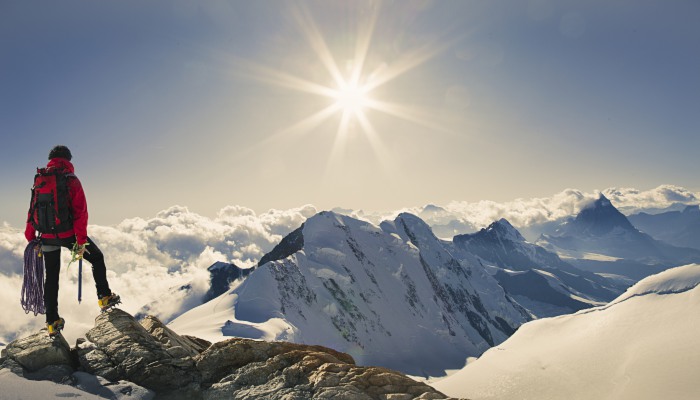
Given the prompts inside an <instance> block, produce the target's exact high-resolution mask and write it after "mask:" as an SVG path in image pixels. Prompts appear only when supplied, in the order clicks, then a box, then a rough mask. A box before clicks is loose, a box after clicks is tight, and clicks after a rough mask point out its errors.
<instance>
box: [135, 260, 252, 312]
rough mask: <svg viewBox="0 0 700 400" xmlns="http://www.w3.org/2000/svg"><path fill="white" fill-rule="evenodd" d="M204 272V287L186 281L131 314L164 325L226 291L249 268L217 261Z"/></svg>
mask: <svg viewBox="0 0 700 400" xmlns="http://www.w3.org/2000/svg"><path fill="white" fill-rule="evenodd" d="M207 271H208V272H209V280H208V282H206V284H204V283H203V282H189V283H187V284H184V285H180V286H176V287H172V288H170V289H169V290H168V292H167V293H166V294H164V295H162V296H160V297H159V298H158V299H157V300H155V301H153V302H151V303H149V304H146V305H144V306H143V307H141V309H140V310H139V311H138V312H137V313H136V314H135V315H136V318H139V319H141V318H143V317H145V316H146V315H154V316H156V317H158V318H159V319H161V320H163V321H165V322H166V323H167V322H168V321H170V320H172V319H174V318H176V317H178V316H179V315H181V314H182V313H184V312H186V311H187V310H191V309H193V308H195V307H197V306H200V305H202V304H204V303H206V302H208V301H210V300H211V299H214V298H216V297H218V296H220V295H221V294H223V293H225V292H227V291H228V290H229V288H230V286H231V283H232V282H234V281H235V280H237V279H243V278H245V277H246V276H248V274H249V273H250V271H252V269H251V268H239V267H237V266H236V265H235V264H231V263H226V262H221V261H218V262H216V263H214V264H212V265H211V266H210V267H209V268H207Z"/></svg>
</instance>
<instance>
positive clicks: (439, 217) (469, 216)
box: [355, 185, 700, 237]
mask: <svg viewBox="0 0 700 400" xmlns="http://www.w3.org/2000/svg"><path fill="white" fill-rule="evenodd" d="M600 193H601V192H600V191H594V192H583V191H580V190H577V189H566V190H563V191H562V192H560V193H557V194H555V195H553V196H551V197H542V198H532V199H516V200H513V201H509V202H503V203H499V202H495V201H489V200H482V201H477V202H465V201H454V202H451V203H449V204H447V205H444V206H435V205H427V206H423V207H412V208H406V209H402V210H397V211H394V212H390V213H362V212H356V213H355V215H356V216H358V217H361V218H363V219H366V220H369V221H371V222H373V223H379V222H381V221H382V220H384V219H393V218H395V217H396V215H398V213H399V212H410V213H412V214H416V215H418V216H419V217H421V218H422V219H424V220H425V221H426V222H427V223H428V224H429V225H430V226H431V227H433V230H434V231H435V232H436V234H437V235H438V236H441V237H452V236H454V235H455V234H458V233H467V232H473V231H476V230H478V229H480V228H483V227H486V226H488V225H489V224H491V223H492V222H493V221H496V220H498V219H500V218H506V219H507V220H509V221H510V222H511V223H512V224H513V225H514V226H516V227H518V228H526V227H530V226H533V225H537V224H544V223H547V222H553V221H557V220H560V219H562V218H566V217H570V216H573V215H576V214H577V213H578V212H579V211H580V210H581V208H583V207H584V206H586V205H588V204H590V203H591V202H592V201H594V200H595V199H597V198H598V197H599V196H600ZM602 193H603V194H604V195H605V196H606V197H608V198H609V199H610V201H611V202H612V203H613V205H615V207H617V208H618V209H620V211H622V212H624V213H626V214H633V213H637V212H640V211H652V212H658V211H662V210H664V209H667V208H669V207H673V206H676V205H679V204H681V205H687V204H698V203H700V193H694V192H692V191H690V190H688V189H686V188H683V187H680V186H673V185H661V186H659V187H657V188H654V189H650V190H637V189H633V188H608V189H605V190H603V191H602Z"/></svg>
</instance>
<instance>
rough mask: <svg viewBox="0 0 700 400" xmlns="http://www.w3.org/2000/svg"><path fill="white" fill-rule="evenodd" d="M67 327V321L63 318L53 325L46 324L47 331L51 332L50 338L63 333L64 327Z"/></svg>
mask: <svg viewBox="0 0 700 400" xmlns="http://www.w3.org/2000/svg"><path fill="white" fill-rule="evenodd" d="M65 325H66V320H64V319H63V318H58V319H57V320H55V321H53V322H52V323H48V322H47V323H46V330H47V331H49V336H50V337H54V336H56V335H58V334H59V333H61V331H62V330H63V327H64V326H65Z"/></svg>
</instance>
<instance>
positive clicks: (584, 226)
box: [569, 193, 636, 236]
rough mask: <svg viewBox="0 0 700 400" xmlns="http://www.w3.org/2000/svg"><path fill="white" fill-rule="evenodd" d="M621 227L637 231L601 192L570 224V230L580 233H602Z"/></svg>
mask: <svg viewBox="0 0 700 400" xmlns="http://www.w3.org/2000/svg"><path fill="white" fill-rule="evenodd" d="M615 228H621V229H623V230H626V231H636V228H635V227H634V226H632V224H631V223H630V222H629V220H628V219H627V217H625V216H624V215H623V214H622V213H621V212H620V211H619V210H618V209H617V208H615V206H614V205H613V204H612V203H611V202H610V200H608V198H607V197H605V195H604V194H602V193H601V194H600V197H598V199H597V200H595V201H594V202H593V203H591V204H589V205H588V206H587V207H584V208H583V209H582V210H581V212H579V213H578V215H576V218H575V219H574V220H573V222H572V223H571V224H570V227H569V230H571V229H573V230H574V231H576V233H578V234H593V235H596V236H597V235H602V234H606V233H608V232H610V231H612V230H613V229H615Z"/></svg>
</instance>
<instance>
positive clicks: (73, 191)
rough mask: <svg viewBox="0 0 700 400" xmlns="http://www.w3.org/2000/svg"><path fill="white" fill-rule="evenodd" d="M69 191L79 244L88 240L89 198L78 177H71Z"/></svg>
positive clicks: (74, 227) (76, 238)
mask: <svg viewBox="0 0 700 400" xmlns="http://www.w3.org/2000/svg"><path fill="white" fill-rule="evenodd" d="M68 193H70V198H71V208H72V211H73V231H75V240H76V242H77V243H78V245H82V244H85V243H86V242H87V224H88V210H87V199H86V198H85V192H84V191H83V185H82V184H81V183H80V181H79V180H78V178H71V179H70V181H69V183H68Z"/></svg>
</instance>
